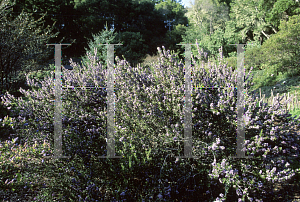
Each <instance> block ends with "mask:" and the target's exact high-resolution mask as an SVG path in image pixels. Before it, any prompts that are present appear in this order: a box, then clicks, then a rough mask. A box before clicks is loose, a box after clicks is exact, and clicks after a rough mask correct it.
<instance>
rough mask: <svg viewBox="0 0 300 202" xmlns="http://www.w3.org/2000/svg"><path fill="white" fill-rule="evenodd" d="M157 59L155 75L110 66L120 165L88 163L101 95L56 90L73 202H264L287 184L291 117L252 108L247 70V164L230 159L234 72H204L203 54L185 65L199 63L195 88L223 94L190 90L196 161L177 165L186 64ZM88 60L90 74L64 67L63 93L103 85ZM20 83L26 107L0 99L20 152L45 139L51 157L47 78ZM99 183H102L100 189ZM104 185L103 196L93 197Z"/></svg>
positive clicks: (101, 121)
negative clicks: (199, 201) (11, 116)
mask: <svg viewBox="0 0 300 202" xmlns="http://www.w3.org/2000/svg"><path fill="white" fill-rule="evenodd" d="M158 50H159V54H160V59H159V61H158V62H157V63H156V64H155V65H154V68H153V69H152V70H154V73H153V72H152V71H151V69H150V68H143V67H141V66H137V67H131V66H129V65H128V63H127V62H126V61H124V60H119V58H118V57H116V65H115V95H116V96H115V126H116V127H115V142H116V155H120V156H123V159H120V160H119V161H114V160H111V159H104V160H103V159H102V160H99V159H97V158H95V157H93V155H95V156H101V155H105V154H106V153H105V152H106V150H105V148H106V140H105V137H106V121H105V119H106V114H107V113H106V111H105V106H106V102H105V96H106V91H105V89H102V88H98V89H78V88H76V89H70V90H63V94H62V114H63V120H62V124H63V134H62V135H63V152H64V155H65V156H68V155H71V156H72V158H71V160H68V162H69V163H68V164H67V165H65V166H66V167H68V169H71V170H72V172H74V174H73V177H72V178H73V180H72V182H71V185H68V183H70V180H67V179H69V178H68V177H64V178H63V179H65V180H66V182H64V183H61V184H64V186H71V187H72V189H71V190H77V191H76V193H79V195H78V196H73V195H74V194H72V198H73V200H75V201H76V200H89V201H91V200H92V199H94V200H96V199H97V200H107V199H109V200H112V199H113V197H115V198H119V199H120V198H124V197H125V198H126V197H127V198H126V199H127V200H138V199H140V200H141V199H144V200H147V199H148V200H150V199H151V200H156V199H157V200H158V199H160V200H163V199H166V200H174V199H175V198H176V199H179V197H182V200H189V201H190V200H192V198H191V197H194V198H198V199H199V197H201V198H203V201H208V200H217V201H218V200H221V201H222V200H223V201H224V200H225V199H226V198H227V199H228V200H232V199H230V197H235V198H236V199H237V200H238V201H245V200H248V201H255V200H256V201H258V200H264V199H265V198H266V197H269V196H270V193H271V190H272V186H273V183H275V182H280V183H283V182H286V181H288V180H291V179H292V177H293V176H294V175H295V172H297V171H298V170H296V169H293V168H291V166H290V165H291V164H292V163H293V161H296V160H297V159H298V155H299V133H298V134H297V133H296V132H295V131H293V130H292V127H297V126H299V118H298V119H295V118H296V117H294V118H291V117H290V114H289V113H288V112H286V111H283V108H282V106H281V104H280V103H279V102H278V101H277V103H275V105H273V106H272V107H270V106H267V105H266V103H261V105H260V106H261V107H257V101H255V98H254V96H252V95H251V92H250V93H248V92H247V89H249V87H250V86H251V85H252V83H251V80H252V77H249V75H250V73H251V70H252V69H251V70H250V72H249V73H248V75H247V77H246V79H245V81H247V84H246V86H245V106H246V108H245V135H246V142H245V148H244V151H245V152H246V156H252V157H253V158H252V159H232V158H229V156H235V152H236V147H237V145H236V134H237V133H236V124H235V121H236V119H237V113H236V112H235V106H236V95H237V92H236V90H234V87H235V86H236V82H237V73H236V72H234V71H232V69H231V68H228V67H227V65H226V64H222V63H221V62H220V63H219V65H218V66H217V65H214V64H212V63H210V62H209V63H208V65H207V66H205V65H204V63H203V62H202V63H201V61H200V60H199V58H201V55H202V54H203V53H202V52H201V51H200V50H199V48H198V53H199V55H198V62H196V60H195V58H194V56H192V62H193V64H196V63H197V65H195V66H194V67H193V68H192V72H193V75H192V79H193V81H192V83H193V86H206V87H212V86H222V87H231V88H223V89H222V88H214V89H209V88H208V89H204V88H203V89H200V88H196V89H195V90H193V94H192V110H193V111H192V126H193V156H199V157H201V159H198V160H196V159H187V160H186V159H175V155H176V156H178V155H180V154H181V153H182V151H183V139H184V131H183V128H184V125H183V124H184V111H183V106H184V90H185V83H184V65H183V63H182V61H179V60H178V59H177V58H176V56H175V55H171V54H170V51H166V50H165V49H164V48H163V50H161V49H160V48H158ZM95 55H96V52H95ZM88 57H89V59H90V61H91V62H90V63H89V64H88V66H82V67H79V66H78V65H76V64H75V63H73V61H72V60H71V61H70V63H71V65H72V66H73V70H72V71H68V70H63V86H68V85H69V86H98V87H103V86H105V83H106V80H105V79H106V76H107V70H106V69H105V68H104V67H103V66H102V64H100V63H97V64H95V63H93V62H92V61H94V60H93V57H92V56H91V55H88ZM219 60H220V61H221V60H222V57H220V58H219ZM27 80H28V84H29V85H30V86H33V87H35V88H36V89H33V90H31V91H29V90H28V91H24V90H22V89H21V92H22V93H24V95H25V97H26V98H27V100H26V101H25V100H22V99H18V100H16V99H15V98H14V97H13V96H11V95H9V94H5V96H4V98H2V100H3V102H4V104H5V105H6V106H10V105H12V103H15V104H14V105H13V110H14V112H15V118H14V120H13V125H14V127H15V128H17V133H18V135H19V136H20V139H22V140H23V141H26V142H28V143H29V142H33V140H41V139H42V140H43V139H46V140H47V141H49V142H50V143H51V148H53V144H52V142H53V132H54V125H53V117H54V115H53V113H54V103H53V102H50V101H51V100H54V83H53V79H52V78H51V77H47V78H45V79H44V81H41V82H40V85H39V84H38V83H36V82H35V81H34V80H32V79H30V78H27ZM38 138H40V139H38ZM75 161H76V162H77V164H74V162H75ZM70 167H71V168H70ZM99 176H102V178H104V176H106V179H109V180H107V182H104V180H103V179H99V178H98V177H99ZM137 176H138V177H137ZM60 177H61V176H60ZM57 180H60V181H62V179H60V178H59V177H58V178H57ZM108 182H110V183H109V184H107V183H108ZM104 185H105V187H106V190H105V191H99V187H102V186H104ZM153 187H156V188H155V189H153ZM115 189H118V191H117V193H115V192H114V191H113V190H115ZM109 190H111V191H109ZM232 190H233V191H232ZM232 192H233V193H232ZM118 193H119V194H118ZM65 195H66V194H65ZM229 195H230V197H229Z"/></svg>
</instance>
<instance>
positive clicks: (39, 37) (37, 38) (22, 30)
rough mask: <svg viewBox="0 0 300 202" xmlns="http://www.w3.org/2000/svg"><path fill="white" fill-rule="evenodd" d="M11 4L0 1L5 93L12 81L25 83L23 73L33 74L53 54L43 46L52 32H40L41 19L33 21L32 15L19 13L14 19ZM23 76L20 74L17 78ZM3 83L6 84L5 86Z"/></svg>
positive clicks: (0, 50)
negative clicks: (30, 72)
mask: <svg viewBox="0 0 300 202" xmlns="http://www.w3.org/2000/svg"><path fill="white" fill-rule="evenodd" d="M12 6H13V3H10V2H9V1H5V0H4V1H2V2H1V6H0V10H1V19H0V21H1V22H0V36H1V37H0V68H1V82H2V86H1V90H2V91H4V90H8V89H9V88H10V87H11V86H12V85H11V84H12V80H15V81H17V80H18V81H24V80H25V75H24V73H28V72H29V71H32V70H36V69H37V68H39V66H38V64H39V63H40V62H41V61H43V60H45V58H48V57H49V54H51V53H52V54H53V50H52V51H50V50H48V49H47V47H46V46H45V44H46V43H47V42H48V41H49V39H50V38H51V37H55V36H56V35H57V34H56V35H53V34H49V32H51V31H52V30H53V27H52V28H49V26H48V27H47V29H44V30H43V31H42V30H41V27H40V24H42V22H41V20H42V18H43V17H42V18H40V19H39V20H38V21H34V20H33V19H32V18H31V15H29V14H27V13H25V12H22V13H21V14H20V15H19V16H17V17H16V18H14V17H13V16H12V15H9V14H10V11H11V8H12ZM21 72H23V73H22V74H20V73H21ZM4 80H5V82H4Z"/></svg>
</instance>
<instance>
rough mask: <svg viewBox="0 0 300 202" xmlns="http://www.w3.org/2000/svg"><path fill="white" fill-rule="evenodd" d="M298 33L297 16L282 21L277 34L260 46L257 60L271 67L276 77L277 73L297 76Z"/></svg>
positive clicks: (299, 65)
mask: <svg viewBox="0 0 300 202" xmlns="http://www.w3.org/2000/svg"><path fill="white" fill-rule="evenodd" d="M299 33H300V16H299V15H294V16H291V17H289V20H288V21H285V20H282V21H281V23H280V26H279V31H278V32H277V34H274V35H272V36H271V37H270V39H269V40H267V41H266V42H265V43H264V44H263V45H262V46H261V49H260V51H259V55H260V56H258V58H263V59H264V62H265V64H268V66H270V67H271V66H273V67H274V68H275V69H276V71H277V75H278V73H279V72H282V73H285V72H291V73H294V74H299V67H300V63H299V56H300V55H299V47H300V45H299V39H300V36H299ZM246 54H247V52H246Z"/></svg>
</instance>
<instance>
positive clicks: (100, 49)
mask: <svg viewBox="0 0 300 202" xmlns="http://www.w3.org/2000/svg"><path fill="white" fill-rule="evenodd" d="M116 35H117V33H114V30H113V29H111V30H108V29H106V30H103V31H102V32H101V33H99V34H96V35H93V38H94V39H93V40H90V41H89V44H88V45H89V48H88V49H85V50H86V52H87V53H88V54H91V55H94V48H97V60H96V61H95V62H96V63H98V62H100V63H101V64H102V65H107V61H106V59H107V46H106V45H100V44H106V43H108V44H112V43H115V40H114V39H115V37H116ZM117 43H118V42H117ZM81 59H82V63H83V65H85V66H86V67H88V64H89V61H90V60H89V57H88V56H87V55H84V56H83V57H81Z"/></svg>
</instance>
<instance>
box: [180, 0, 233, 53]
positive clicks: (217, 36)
mask: <svg viewBox="0 0 300 202" xmlns="http://www.w3.org/2000/svg"><path fill="white" fill-rule="evenodd" d="M186 16H187V17H188V19H189V27H188V28H187V30H186V33H185V35H184V36H183V42H184V43H195V41H196V39H197V41H198V43H199V47H200V48H203V50H204V51H205V52H208V56H212V55H214V54H217V53H218V49H219V48H220V47H221V46H224V45H225V44H226V40H225V38H224V32H225V26H226V22H227V21H228V20H229V9H228V6H227V5H226V4H225V3H224V2H222V3H219V2H218V1H213V0H210V1H204V0H196V1H195V3H194V4H193V5H192V6H191V8H189V9H188V12H187V13H186ZM196 51H197V48H196V47H195V46H192V52H193V53H194V54H195V53H196Z"/></svg>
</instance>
